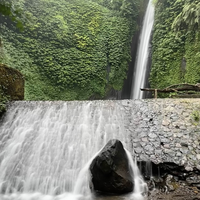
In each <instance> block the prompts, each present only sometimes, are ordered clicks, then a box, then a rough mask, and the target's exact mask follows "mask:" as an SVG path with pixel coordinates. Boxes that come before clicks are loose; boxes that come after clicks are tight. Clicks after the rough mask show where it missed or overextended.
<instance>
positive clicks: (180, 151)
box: [121, 99, 200, 171]
mask: <svg viewBox="0 0 200 200" xmlns="http://www.w3.org/2000/svg"><path fill="white" fill-rule="evenodd" d="M121 104H122V105H123V107H124V109H125V112H126V117H128V118H129V120H127V124H126V127H127V131H128V132H130V135H131V141H132V145H133V150H134V152H135V154H136V156H137V159H138V160H141V161H144V160H146V161H147V160H150V161H152V162H153V163H155V164H158V163H163V162H173V163H175V164H177V165H179V166H184V168H185V169H186V170H187V171H192V170H193V169H194V168H197V169H198V170H200V145H199V144H200V99H151V100H122V101H121Z"/></svg>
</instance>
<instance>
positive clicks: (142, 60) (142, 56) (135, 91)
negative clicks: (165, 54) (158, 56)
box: [131, 0, 154, 99]
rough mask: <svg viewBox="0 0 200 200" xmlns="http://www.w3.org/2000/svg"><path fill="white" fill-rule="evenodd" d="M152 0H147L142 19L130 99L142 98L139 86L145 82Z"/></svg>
mask: <svg viewBox="0 0 200 200" xmlns="http://www.w3.org/2000/svg"><path fill="white" fill-rule="evenodd" d="M152 1H153V0H149V3H148V6H147V10H146V13H145V17H144V21H143V26H142V31H141V35H140V41H139V47H138V51H137V57H136V62H135V66H134V74H133V82H132V91H131V99H142V96H143V95H142V92H141V91H140V88H143V87H144V84H145V76H146V68H147V63H148V56H149V43H150V38H151V32H152V28H153V22H154V7H153V5H152Z"/></svg>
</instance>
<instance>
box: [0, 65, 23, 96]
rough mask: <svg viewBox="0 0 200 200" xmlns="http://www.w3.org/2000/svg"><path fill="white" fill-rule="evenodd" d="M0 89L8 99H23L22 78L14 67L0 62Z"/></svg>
mask: <svg viewBox="0 0 200 200" xmlns="http://www.w3.org/2000/svg"><path fill="white" fill-rule="evenodd" d="M0 89H1V92H2V93H3V94H2V96H3V95H5V96H9V99H10V100H23V99H24V78H23V75H22V74H21V73H20V72H19V71H18V70H16V69H13V68H10V67H8V66H6V65H4V64H0Z"/></svg>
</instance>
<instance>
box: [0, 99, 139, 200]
mask: <svg viewBox="0 0 200 200" xmlns="http://www.w3.org/2000/svg"><path fill="white" fill-rule="evenodd" d="M121 103H123V102H121V101H71V102H70V101H69V102H62V101H55V102H47V101H46V102H34V101H33V102H26V101H18V102H12V103H11V105H10V106H9V108H8V110H7V112H6V115H5V116H4V118H3V119H2V121H1V125H0V171H1V173H0V199H1V200H16V199H17V200H36V199H37V200H61V199H62V200H64V199H67V200H79V199H81V200H83V199H92V200H94V199H95V198H94V197H91V193H90V190H89V184H88V181H87V180H88V177H89V174H88V168H89V165H90V162H91V158H92V157H93V156H95V153H97V152H98V151H99V150H100V149H101V148H102V147H103V146H104V145H105V144H106V143H107V142H108V141H109V140H110V139H113V138H114V139H118V140H120V141H122V143H123V145H124V146H125V147H126V148H127V149H128V150H129V151H133V150H132V149H131V148H132V147H131V145H130V135H129V134H130V133H129V132H128V131H127V127H126V124H127V122H126V120H127V119H126V116H125V114H126V113H125V110H124V111H123V112H120V110H121V109H122V106H121ZM132 166H133V168H137V166H136V165H133V164H132ZM134 170H135V169H133V171H134ZM136 170H137V169H136ZM137 173H138V172H137ZM136 176H140V175H137V174H136ZM142 184H143V183H142ZM83 187H84V188H83ZM137 192H138V191H137ZM139 192H140V191H139ZM141 192H142V191H141ZM123 199H124V198H123ZM128 199H130V198H129V197H128ZM134 200H137V199H135V198H134Z"/></svg>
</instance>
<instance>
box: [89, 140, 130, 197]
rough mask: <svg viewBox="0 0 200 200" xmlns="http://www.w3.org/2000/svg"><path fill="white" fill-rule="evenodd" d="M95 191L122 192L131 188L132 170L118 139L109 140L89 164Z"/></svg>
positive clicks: (126, 191)
mask: <svg viewBox="0 0 200 200" xmlns="http://www.w3.org/2000/svg"><path fill="white" fill-rule="evenodd" d="M90 171H91V175H92V178H91V183H92V188H93V189H94V190H95V191H98V192H102V193H113V194H123V193H128V192H131V191H132V190H133V181H132V171H131V170H130V168H129V163H128V158H127V155H126V152H125V150H124V148H123V145H122V143H121V142H120V141H119V140H110V141H109V142H108V143H107V144H106V146H105V147H104V148H103V149H102V151H101V152H100V153H99V154H98V155H97V156H96V157H95V158H94V160H93V161H92V163H91V165H90Z"/></svg>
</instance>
